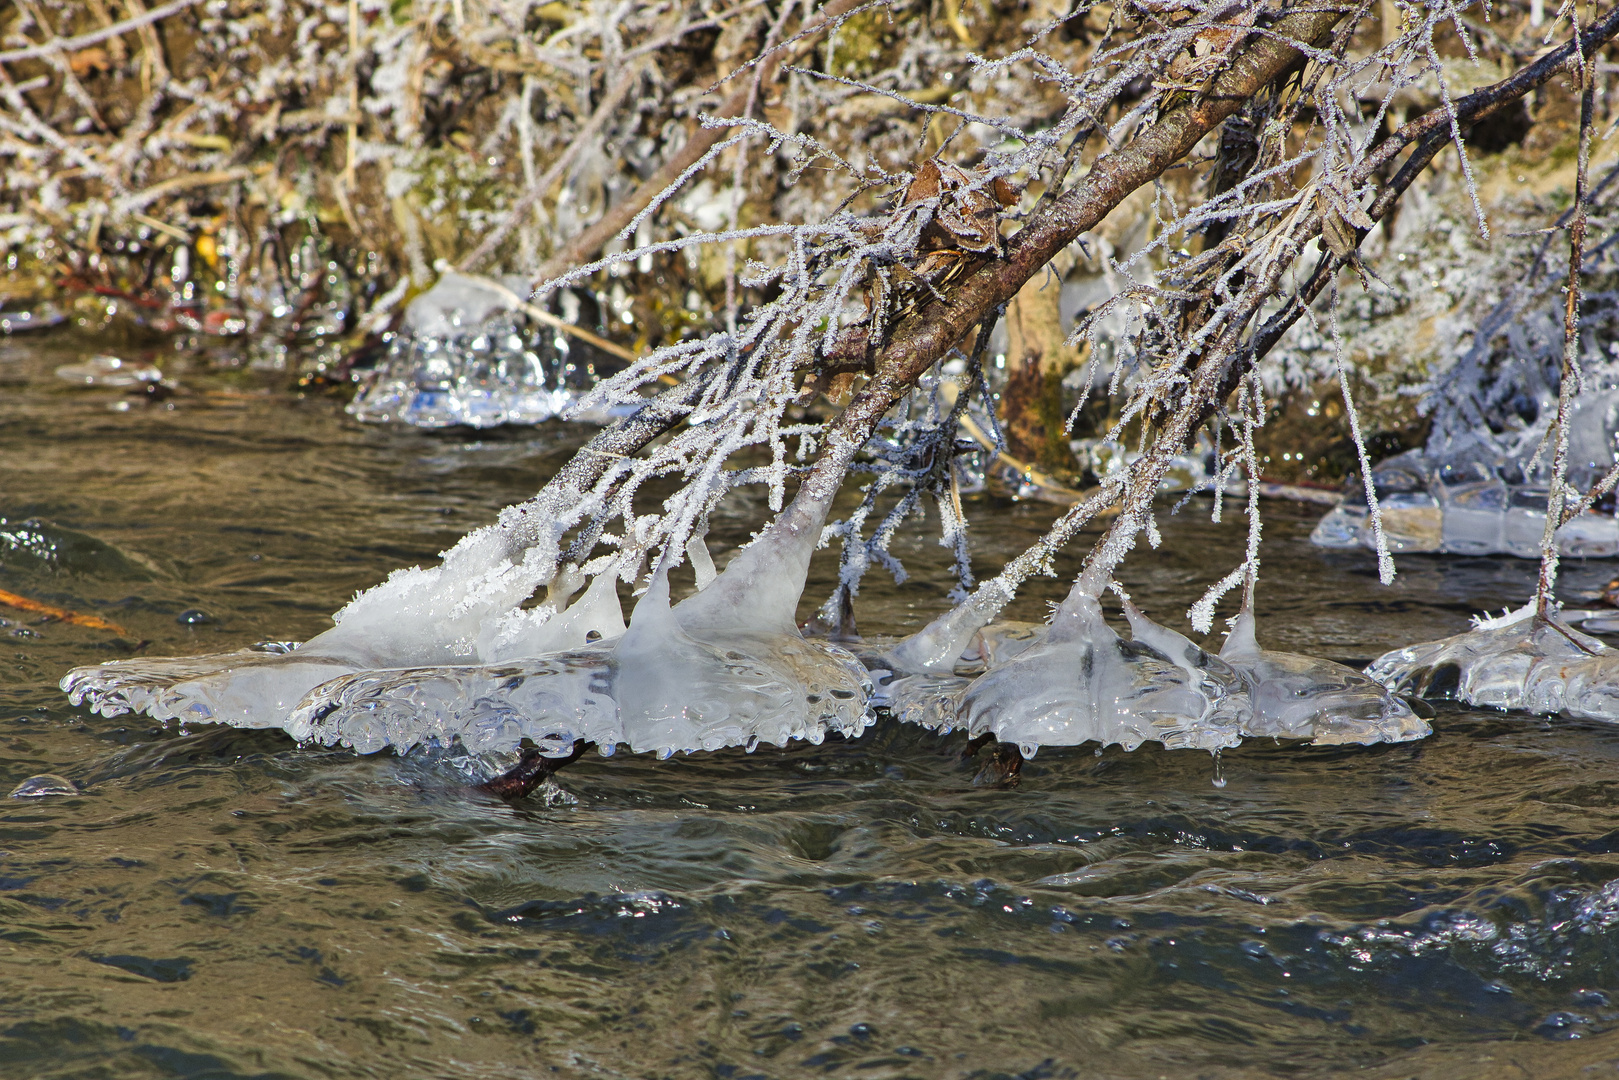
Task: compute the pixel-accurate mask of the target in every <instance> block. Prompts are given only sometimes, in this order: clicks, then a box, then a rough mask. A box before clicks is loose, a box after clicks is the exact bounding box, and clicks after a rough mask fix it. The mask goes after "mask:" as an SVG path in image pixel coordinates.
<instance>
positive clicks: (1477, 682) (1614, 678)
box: [1366, 603, 1619, 721]
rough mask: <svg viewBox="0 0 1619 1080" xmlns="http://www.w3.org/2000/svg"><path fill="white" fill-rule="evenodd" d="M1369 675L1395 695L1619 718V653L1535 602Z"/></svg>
mask: <svg viewBox="0 0 1619 1080" xmlns="http://www.w3.org/2000/svg"><path fill="white" fill-rule="evenodd" d="M1366 674H1368V675H1370V676H1371V677H1372V678H1374V679H1376V680H1377V681H1378V682H1380V683H1382V684H1383V685H1384V686H1387V687H1388V688H1389V689H1391V690H1393V691H1394V692H1395V693H1404V694H1420V695H1422V696H1424V697H1438V698H1454V699H1455V700H1457V701H1461V702H1463V703H1465V704H1468V705H1481V706H1487V707H1490V708H1496V709H1521V710H1523V711H1525V712H1532V713H1539V714H1542V715H1551V714H1555V713H1561V714H1562V715H1564V716H1573V717H1582V718H1586V719H1592V720H1612V721H1619V652H1615V651H1614V650H1613V649H1610V648H1609V647H1608V646H1606V645H1604V644H1603V643H1602V642H1600V641H1598V640H1597V639H1596V638H1594V637H1591V636H1589V635H1588V634H1583V633H1581V632H1579V631H1578V630H1575V629H1573V628H1572V627H1570V626H1569V625H1568V624H1567V623H1566V622H1564V621H1563V619H1561V618H1560V617H1559V616H1558V615H1556V614H1555V613H1554V614H1552V615H1550V616H1548V617H1546V618H1541V617H1539V616H1537V615H1536V613H1535V606H1534V604H1533V603H1530V604H1527V605H1525V606H1524V607H1522V608H1520V609H1519V610H1517V611H1515V612H1511V613H1509V614H1507V615H1503V616H1502V617H1501V618H1499V619H1490V620H1486V621H1484V622H1481V623H1479V625H1478V626H1477V627H1475V628H1474V629H1472V630H1469V631H1468V632H1466V633H1464V634H1457V635H1456V636H1455V637H1448V638H1443V639H1441V640H1439V641H1428V642H1423V643H1422V644H1420V645H1409V646H1407V647H1406V648H1403V649H1395V650H1394V651H1393V652H1389V653H1385V654H1384V655H1383V656H1380V657H1378V658H1377V660H1376V661H1375V662H1373V664H1372V665H1371V666H1370V667H1368V668H1367V669H1366Z"/></svg>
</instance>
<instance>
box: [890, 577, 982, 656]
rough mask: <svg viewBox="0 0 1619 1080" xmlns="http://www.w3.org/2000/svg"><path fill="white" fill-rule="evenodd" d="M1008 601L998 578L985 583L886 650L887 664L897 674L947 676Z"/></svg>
mask: <svg viewBox="0 0 1619 1080" xmlns="http://www.w3.org/2000/svg"><path fill="white" fill-rule="evenodd" d="M1011 598H1012V590H1011V589H1009V588H1008V587H1007V586H1006V583H1005V582H1003V581H1001V580H1000V579H999V578H995V579H992V580H990V581H986V582H985V583H984V584H983V585H982V586H980V587H979V588H978V590H977V591H976V592H974V593H973V594H972V595H971V596H969V597H967V599H965V600H963V601H962V602H961V603H959V604H957V605H956V606H955V607H953V608H951V609H950V610H949V611H947V612H945V613H944V614H943V615H940V616H939V617H938V618H936V619H934V620H933V621H932V622H930V623H928V624H927V625H926V626H924V627H923V628H922V629H920V630H918V631H917V632H916V633H914V634H912V635H911V636H910V637H908V638H906V639H905V640H904V641H902V642H900V643H899V644H898V645H895V646H894V647H893V648H892V649H890V650H888V653H887V657H888V662H889V663H890V664H892V665H893V667H894V670H895V671H898V672H906V673H910V674H919V673H921V672H924V671H932V672H938V673H941V674H946V675H948V674H949V673H950V672H951V671H952V670H953V669H954V668H955V665H956V660H957V659H958V658H959V657H960V656H961V654H962V653H964V652H966V651H967V646H968V645H970V644H971V643H972V640H973V635H975V634H977V633H978V631H980V630H982V629H983V628H984V627H985V626H986V625H987V624H988V623H989V621H990V620H991V619H993V618H994V617H995V616H996V615H998V614H1000V611H1001V609H1002V608H1003V607H1005V606H1006V604H1007V601H1009V600H1010V599H1011Z"/></svg>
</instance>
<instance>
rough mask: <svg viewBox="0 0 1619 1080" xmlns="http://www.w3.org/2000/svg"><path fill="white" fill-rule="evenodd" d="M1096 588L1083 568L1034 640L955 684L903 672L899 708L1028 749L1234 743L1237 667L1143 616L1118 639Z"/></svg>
mask: <svg viewBox="0 0 1619 1080" xmlns="http://www.w3.org/2000/svg"><path fill="white" fill-rule="evenodd" d="M1100 592H1101V587H1100V583H1099V581H1098V580H1097V575H1095V574H1093V573H1089V572H1088V573H1086V574H1083V575H1081V576H1080V579H1079V581H1077V582H1076V583H1075V584H1074V587H1073V589H1072V590H1071V591H1070V592H1069V594H1068V597H1067V599H1065V600H1064V601H1063V603H1062V605H1061V606H1060V607H1059V608H1058V609H1057V611H1056V613H1055V615H1054V616H1053V618H1052V621H1051V623H1050V624H1049V625H1048V626H1047V627H1046V629H1045V632H1044V633H1043V634H1042V635H1041V636H1040V638H1039V639H1038V640H1037V641H1035V642H1034V643H1032V644H1030V645H1029V646H1028V647H1026V648H1024V649H1023V650H1021V651H1020V652H1018V653H1017V654H1016V655H1015V656H1012V657H1011V658H1010V659H1008V660H1007V661H1006V662H1005V663H1003V664H998V665H996V666H994V667H991V668H990V669H989V670H988V671H986V672H985V673H984V674H983V675H981V676H979V677H978V678H977V679H975V680H973V681H972V682H971V683H970V684H965V685H962V686H961V687H960V688H959V692H958V690H957V687H956V686H955V684H953V683H950V682H948V681H947V680H946V679H945V678H943V676H942V673H923V674H921V675H920V676H912V677H910V678H909V679H906V680H901V681H900V682H899V683H897V684H896V685H895V686H893V687H892V688H891V690H890V693H891V694H892V696H893V700H894V702H895V707H896V708H897V711H898V712H899V714H900V715H901V716H902V718H904V719H908V720H911V721H912V722H916V723H921V724H923V725H925V726H929V727H935V728H938V729H940V730H949V729H952V728H964V729H965V730H966V731H967V733H968V734H969V735H973V736H978V735H984V734H992V735H994V736H995V737H996V738H997V739H998V740H999V741H1001V742H1009V743H1014V744H1016V745H1017V746H1018V748H1019V749H1020V750H1021V751H1022V753H1023V755H1024V756H1025V757H1031V756H1033V755H1034V753H1035V752H1036V751H1037V750H1038V749H1039V748H1040V747H1042V746H1078V745H1080V744H1081V743H1086V742H1093V741H1094V742H1097V743H1101V744H1102V745H1104V746H1107V745H1111V744H1114V743H1117V744H1119V745H1120V746H1123V747H1124V748H1125V749H1127V750H1134V749H1135V748H1136V747H1138V746H1140V745H1141V744H1142V743H1143V742H1145V741H1146V740H1148V739H1152V740H1155V741H1157V742H1161V743H1163V744H1164V745H1165V746H1167V747H1169V748H1171V749H1200V750H1218V749H1221V748H1222V747H1228V746H1235V745H1237V744H1238V743H1239V742H1240V741H1241V738H1242V736H1241V730H1242V727H1243V724H1244V723H1245V722H1246V720H1247V713H1248V703H1247V697H1246V694H1245V692H1244V688H1243V685H1242V682H1241V680H1240V679H1239V678H1238V676H1237V675H1236V673H1235V672H1234V671H1232V669H1231V668H1230V667H1228V666H1227V665H1226V664H1224V663H1222V662H1221V661H1220V660H1218V659H1217V658H1214V657H1211V656H1209V655H1208V654H1207V653H1205V652H1203V651H1202V650H1201V649H1198V648H1197V647H1196V646H1195V645H1193V644H1192V643H1191V642H1189V641H1186V639H1185V638H1182V637H1180V635H1178V634H1173V633H1172V632H1171V631H1168V630H1164V629H1163V628H1162V627H1156V626H1155V625H1154V624H1148V623H1146V621H1145V619H1144V617H1141V623H1142V624H1143V625H1138V626H1137V627H1136V628H1135V630H1134V639H1133V640H1130V641H1126V640H1124V639H1122V638H1120V637H1119V635H1118V634H1116V633H1115V632H1114V631H1113V629H1112V628H1111V627H1110V626H1108V625H1107V622H1106V620H1104V619H1103V617H1102V607H1101V604H1100V603H1099V601H1098V597H1099V596H1100ZM1137 614H1138V616H1139V613H1137ZM1149 627H1150V629H1149ZM1153 631H1158V632H1160V633H1154V632H1153ZM1182 643H1184V645H1183V644H1182ZM1166 649H1167V650H1168V651H1166ZM952 705H953V706H954V710H953V713H952V708H951V707H952Z"/></svg>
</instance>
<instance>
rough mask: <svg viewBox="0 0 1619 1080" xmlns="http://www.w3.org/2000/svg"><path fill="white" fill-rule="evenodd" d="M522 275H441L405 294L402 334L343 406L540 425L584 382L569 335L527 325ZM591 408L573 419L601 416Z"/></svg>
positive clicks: (603, 415) (403, 419) (385, 417)
mask: <svg viewBox="0 0 1619 1080" xmlns="http://www.w3.org/2000/svg"><path fill="white" fill-rule="evenodd" d="M527 293H528V284H527V283H526V282H525V281H524V280H523V279H522V278H509V279H505V280H500V281H496V280H493V279H490V278H481V277H476V276H472V275H468V274H456V273H447V274H445V275H444V276H443V277H442V278H440V279H439V281H438V283H437V284H436V285H434V286H433V287H432V288H431V289H429V290H427V292H425V293H423V294H422V295H420V296H418V297H416V299H414V300H412V301H411V303H410V306H409V307H407V308H406V309H405V321H404V325H403V327H402V328H401V330H400V332H399V333H397V334H396V335H394V337H393V339H392V340H391V341H390V342H389V344H388V352H387V354H386V355H385V356H384V357H383V359H382V360H381V361H380V362H379V363H378V365H377V367H376V368H375V370H374V371H372V372H371V373H370V374H369V375H368V376H367V377H366V380H365V383H364V385H363V386H362V388H361V390H360V393H359V394H358V395H356V396H355V398H354V401H353V402H352V403H350V405H349V407H348V411H349V412H350V413H351V414H352V415H354V416H355V417H356V418H358V419H360V420H366V421H372V422H378V423H382V422H397V423H402V424H411V425H414V426H416V427H428V428H438V427H449V426H452V425H457V424H460V425H465V426H467V427H474V428H489V427H498V426H500V425H501V424H538V423H541V422H542V421H545V420H550V419H552V418H553V417H557V416H561V415H562V413H563V411H564V410H566V409H568V408H569V407H570V406H571V405H573V404H574V402H575V401H577V400H578V399H579V397H580V394H581V391H582V390H583V389H586V388H588V380H585V381H583V382H581V385H579V386H575V385H573V382H574V381H579V377H578V376H577V375H576V372H575V370H574V369H575V365H572V364H570V363H569V362H568V348H569V346H568V342H567V340H566V339H564V338H561V337H559V336H556V335H555V333H554V332H547V333H539V332H536V330H535V329H534V328H532V327H530V326H528V325H527V324H526V320H525V318H524V315H523V313H522V310H521V309H522V307H523V300H522V297H523V296H525V295H527ZM608 415H609V414H608V413H607V412H604V411H601V410H595V411H592V412H589V413H580V414H570V417H569V418H570V419H576V420H588V421H592V422H596V423H602V422H605V420H606V419H607V418H608Z"/></svg>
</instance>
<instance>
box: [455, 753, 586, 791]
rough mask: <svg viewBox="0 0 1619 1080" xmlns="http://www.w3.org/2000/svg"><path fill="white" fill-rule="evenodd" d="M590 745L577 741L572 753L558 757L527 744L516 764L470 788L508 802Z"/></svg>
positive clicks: (577, 757) (543, 779) (570, 761)
mask: <svg viewBox="0 0 1619 1080" xmlns="http://www.w3.org/2000/svg"><path fill="white" fill-rule="evenodd" d="M589 745H590V744H589V743H586V742H576V743H574V744H573V753H571V754H569V755H568V756H567V757H560V758H553V757H546V756H545V755H544V754H542V753H540V752H539V751H538V750H536V749H534V748H533V747H529V748H527V749H526V750H524V751H523V756H522V758H521V759H519V760H518V762H517V764H516V765H513V766H512V767H511V768H509V769H507V770H506V771H505V772H503V773H501V774H500V775H499V776H497V777H495V778H494V779H493V780H490V781H489V782H488V783H484V784H479V785H477V786H476V787H474V788H473V790H474V791H481V792H483V793H484V794H486V795H493V796H495V798H497V799H504V800H505V801H507V802H515V801H516V800H518V799H525V798H527V797H528V795H529V793H530V792H532V791H533V790H534V789H535V788H537V787H539V786H540V785H541V784H543V783H545V782H546V781H547V780H549V779H550V778H551V777H552V776H553V775H555V774H556V771H557V770H558V769H560V768H562V767H563V766H564V765H567V764H570V763H572V762H575V761H578V760H579V755H580V754H583V753H584V752H585V748H586V747H588V746H589Z"/></svg>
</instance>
